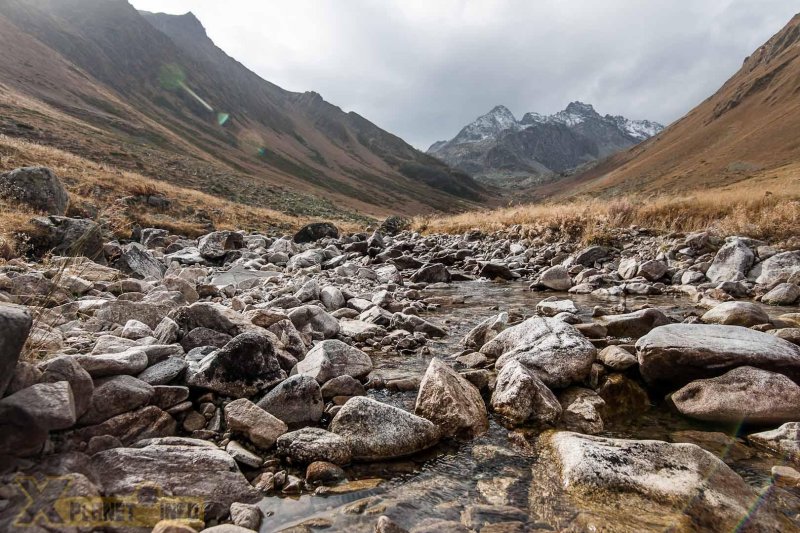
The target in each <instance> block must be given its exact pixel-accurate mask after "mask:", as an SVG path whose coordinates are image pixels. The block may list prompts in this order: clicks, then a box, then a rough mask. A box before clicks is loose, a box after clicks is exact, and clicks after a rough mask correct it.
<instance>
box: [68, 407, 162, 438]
mask: <svg viewBox="0 0 800 533" xmlns="http://www.w3.org/2000/svg"><path fill="white" fill-rule="evenodd" d="M176 430H177V424H176V423H175V419H174V418H172V416H170V415H169V413H166V412H164V411H163V410H161V409H159V408H158V407H156V406H155V405H148V406H146V407H142V408H140V409H137V410H135V411H128V412H126V413H122V414H120V415H117V416H115V417H112V418H109V419H108V420H106V421H105V422H101V423H99V424H95V425H93V426H86V427H81V428H78V429H75V430H72V431H70V432H69V434H68V436H67V442H68V443H70V444H72V445H73V446H78V445H79V444H80V443H82V442H89V440H90V439H91V438H92V437H102V436H105V435H111V436H114V437H117V438H118V439H119V440H120V441H122V443H123V444H125V445H126V446H127V445H130V444H132V443H134V442H136V441H139V440H141V439H149V438H156V437H169V436H173V435H175V432H176Z"/></svg>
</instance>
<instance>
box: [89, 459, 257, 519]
mask: <svg viewBox="0 0 800 533" xmlns="http://www.w3.org/2000/svg"><path fill="white" fill-rule="evenodd" d="M92 467H93V468H94V470H95V472H96V473H97V475H98V477H99V479H100V480H101V481H102V485H103V488H104V489H105V493H106V494H107V495H120V496H122V495H128V494H132V493H134V492H135V491H136V488H137V487H138V485H139V484H141V483H142V482H144V481H146V482H148V483H154V484H156V485H158V486H160V487H161V489H162V490H164V491H165V492H168V493H170V494H180V495H181V496H182V497H184V498H186V497H196V498H202V499H203V501H204V502H205V505H206V515H205V517H206V518H221V517H222V516H224V515H226V514H227V513H228V510H229V508H230V506H231V504H232V503H234V502H245V503H252V502H255V501H256V500H258V499H259V497H260V496H259V493H258V491H257V490H256V489H255V488H253V487H252V486H251V485H250V483H248V482H247V479H246V478H245V477H244V476H243V475H242V473H241V472H239V469H238V468H237V466H236V462H235V461H234V460H233V458H232V457H231V456H230V455H228V454H227V453H225V452H224V451H222V450H220V449H218V448H217V447H216V446H214V445H213V444H209V445H208V446H168V445H161V444H152V445H150V446H145V447H143V448H115V449H113V450H107V451H104V452H100V453H98V454H96V455H94V456H93V457H92Z"/></svg>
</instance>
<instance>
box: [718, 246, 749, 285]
mask: <svg viewBox="0 0 800 533" xmlns="http://www.w3.org/2000/svg"><path fill="white" fill-rule="evenodd" d="M754 260H755V254H753V251H752V250H751V249H750V248H749V247H748V246H747V245H746V244H745V243H744V242H742V241H741V240H739V239H734V240H732V241H731V242H729V243H727V244H725V246H723V247H722V248H720V249H719V251H718V252H717V255H716V256H715V257H714V260H713V261H712V262H711V266H710V267H708V270H707V271H706V277H707V278H708V279H710V280H711V281H713V282H714V283H719V282H722V281H739V280H742V279H744V278H745V276H746V275H747V272H748V271H749V270H750V267H752V266H753V261H754Z"/></svg>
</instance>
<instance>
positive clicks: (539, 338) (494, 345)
mask: <svg viewBox="0 0 800 533" xmlns="http://www.w3.org/2000/svg"><path fill="white" fill-rule="evenodd" d="M480 351H481V353H483V354H485V355H488V356H492V357H496V358H498V359H497V363H496V365H495V366H496V367H497V369H498V370H501V369H502V368H503V366H505V365H506V364H508V363H509V362H510V361H512V360H516V361H518V362H519V363H521V364H522V366H524V367H526V368H527V369H528V370H530V371H531V372H533V373H534V374H536V376H537V377H538V378H539V379H540V380H542V381H543V382H544V383H545V384H546V385H547V386H548V387H554V388H560V387H566V386H568V385H570V384H571V383H573V382H580V381H583V379H584V378H586V376H587V375H588V374H589V371H590V370H591V367H592V363H593V362H594V361H595V357H596V355H597V350H596V349H595V347H594V346H593V345H592V343H591V342H589V339H587V338H586V337H584V336H583V335H581V334H580V332H578V330H577V329H575V328H574V327H573V326H571V325H569V324H567V323H566V322H563V321H561V320H558V319H555V318H541V317H533V318H529V319H528V320H526V321H524V322H522V323H520V324H518V325H516V326H514V327H511V328H508V329H506V330H504V331H502V332H501V333H499V334H498V335H497V337H495V338H494V339H492V340H491V341H489V342H487V343H486V344H485V345H484V346H483V347H482V348H481V350H480Z"/></svg>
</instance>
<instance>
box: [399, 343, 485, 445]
mask: <svg viewBox="0 0 800 533" xmlns="http://www.w3.org/2000/svg"><path fill="white" fill-rule="evenodd" d="M414 413H415V414H416V415H419V416H421V417H423V418H427V419H428V420H430V421H431V422H433V423H434V424H436V425H437V426H438V428H439V430H440V432H441V434H442V436H447V437H452V436H455V435H464V436H469V437H474V436H476V435H480V434H481V433H484V432H486V430H487V429H489V417H488V414H487V412H486V406H485V405H484V403H483V398H481V394H480V392H479V391H478V389H476V388H475V386H474V385H473V384H472V383H470V382H469V381H467V380H466V379H464V378H463V377H462V376H461V375H459V374H458V373H457V372H456V371H455V370H453V369H452V368H451V367H450V366H449V365H447V364H446V363H444V362H443V361H442V360H441V359H438V358H436V357H434V358H433V359H431V362H430V364H429V365H428V370H427V371H426V372H425V375H424V376H423V378H422V382H421V383H420V386H419V393H418V394H417V402H416V405H415V407H414Z"/></svg>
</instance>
